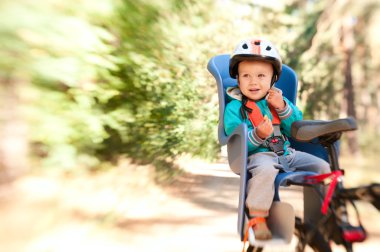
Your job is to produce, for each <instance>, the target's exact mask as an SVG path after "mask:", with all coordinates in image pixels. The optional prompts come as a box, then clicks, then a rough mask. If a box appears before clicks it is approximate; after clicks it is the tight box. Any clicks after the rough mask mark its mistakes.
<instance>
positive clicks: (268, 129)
mask: <svg viewBox="0 0 380 252" xmlns="http://www.w3.org/2000/svg"><path fill="white" fill-rule="evenodd" d="M272 133H273V125H272V122H271V120H270V119H269V118H268V116H266V115H265V116H264V120H263V121H262V122H261V123H260V124H259V125H257V127H256V134H257V135H258V136H259V137H260V138H261V139H266V138H267V137H269V136H271V135H272Z"/></svg>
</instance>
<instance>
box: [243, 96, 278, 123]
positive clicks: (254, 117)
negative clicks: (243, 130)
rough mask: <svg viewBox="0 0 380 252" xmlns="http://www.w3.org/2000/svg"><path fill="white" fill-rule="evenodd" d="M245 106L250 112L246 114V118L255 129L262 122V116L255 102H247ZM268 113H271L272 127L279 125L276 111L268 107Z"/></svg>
mask: <svg viewBox="0 0 380 252" xmlns="http://www.w3.org/2000/svg"><path fill="white" fill-rule="evenodd" d="M246 106H247V107H248V108H249V109H251V111H250V112H248V117H249V120H250V121H251V123H252V124H253V126H255V127H257V125H259V124H260V123H261V122H262V121H263V120H264V117H263V114H262V113H261V110H260V108H259V106H257V104H256V102H254V101H251V100H248V101H247V104H246ZM269 109H270V112H271V113H272V117H273V120H272V124H273V125H279V124H280V123H281V120H280V117H279V116H278V114H277V112H276V110H275V109H274V108H273V107H272V106H269Z"/></svg>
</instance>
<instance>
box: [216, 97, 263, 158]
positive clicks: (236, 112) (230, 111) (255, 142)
mask: <svg viewBox="0 0 380 252" xmlns="http://www.w3.org/2000/svg"><path fill="white" fill-rule="evenodd" d="M240 107H241V103H240V102H239V101H232V102H230V103H228V104H227V106H226V109H225V112H224V130H225V132H226V134H227V135H230V134H231V133H232V132H233V131H234V130H235V129H236V128H237V127H238V126H239V125H240V124H242V123H246V124H247V128H248V136H247V137H248V141H247V142H248V152H251V151H254V150H256V149H257V148H258V147H260V145H261V144H262V143H263V142H264V141H265V140H263V139H261V138H260V137H259V136H258V135H257V134H256V129H255V128H253V126H252V124H251V122H250V121H249V120H244V119H243V118H242V116H241V114H240Z"/></svg>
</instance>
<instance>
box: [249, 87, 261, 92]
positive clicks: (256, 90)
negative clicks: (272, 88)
mask: <svg viewBox="0 0 380 252" xmlns="http://www.w3.org/2000/svg"><path fill="white" fill-rule="evenodd" d="M258 91H260V89H257V88H255V89H249V92H253V93H256V92H258Z"/></svg>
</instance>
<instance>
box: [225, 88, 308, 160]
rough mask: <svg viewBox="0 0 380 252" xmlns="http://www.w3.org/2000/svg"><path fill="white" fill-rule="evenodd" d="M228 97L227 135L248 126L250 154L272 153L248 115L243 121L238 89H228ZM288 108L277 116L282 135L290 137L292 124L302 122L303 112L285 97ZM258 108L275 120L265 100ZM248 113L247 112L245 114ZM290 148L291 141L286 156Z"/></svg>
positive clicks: (280, 111) (278, 111)
mask: <svg viewBox="0 0 380 252" xmlns="http://www.w3.org/2000/svg"><path fill="white" fill-rule="evenodd" d="M227 95H228V97H229V98H230V99H231V101H230V102H229V103H228V104H227V106H226V109H225V112H224V130H225V132H226V134H227V135H230V134H231V133H232V132H233V131H234V130H235V128H236V127H238V126H239V125H240V124H241V123H245V124H247V127H248V154H249V155H251V154H254V153H258V152H267V151H270V149H268V148H267V147H265V146H263V145H262V144H263V143H264V141H265V140H263V139H261V138H260V137H259V136H258V135H257V134H256V130H255V127H254V126H253V125H252V123H251V121H250V120H249V119H248V114H246V115H247V116H246V119H243V117H242V116H241V113H240V107H241V93H240V90H239V89H238V88H236V87H235V88H229V89H227ZM284 101H285V103H286V106H285V108H284V109H282V110H277V114H278V116H279V117H280V120H281V124H280V127H281V133H282V134H284V135H286V136H288V137H289V136H290V132H291V126H292V123H293V122H295V121H299V120H302V112H301V111H300V110H299V109H298V108H297V107H296V106H295V105H294V104H293V103H291V102H290V101H289V100H288V99H287V98H285V97H284ZM256 104H257V106H258V107H259V108H260V110H261V113H262V114H263V116H265V115H267V116H268V117H269V119H271V120H272V119H273V116H272V113H271V112H270V109H269V107H268V104H267V101H266V100H265V99H263V100H260V101H257V102H256ZM245 113H246V112H245ZM288 146H290V143H289V141H286V143H285V147H284V149H285V155H287V154H288V151H287V148H288Z"/></svg>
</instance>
